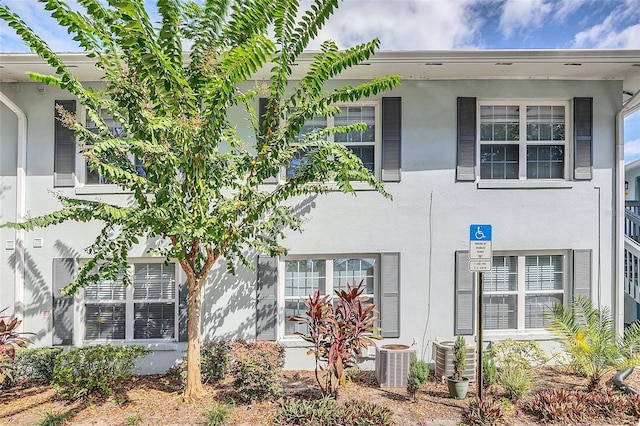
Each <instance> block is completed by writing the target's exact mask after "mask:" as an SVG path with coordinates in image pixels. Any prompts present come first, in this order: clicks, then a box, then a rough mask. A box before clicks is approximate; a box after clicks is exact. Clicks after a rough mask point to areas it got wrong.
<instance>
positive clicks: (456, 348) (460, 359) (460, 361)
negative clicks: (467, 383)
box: [452, 335, 467, 381]
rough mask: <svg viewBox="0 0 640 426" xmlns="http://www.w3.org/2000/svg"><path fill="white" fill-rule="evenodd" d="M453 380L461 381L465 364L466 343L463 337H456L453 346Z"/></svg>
mask: <svg viewBox="0 0 640 426" xmlns="http://www.w3.org/2000/svg"><path fill="white" fill-rule="evenodd" d="M452 363H453V375H452V378H453V380H458V381H460V380H462V377H463V375H464V371H465V366H466V363H467V342H466V340H465V339H464V336H461V335H458V336H456V341H455V343H454V344H453V360H452Z"/></svg>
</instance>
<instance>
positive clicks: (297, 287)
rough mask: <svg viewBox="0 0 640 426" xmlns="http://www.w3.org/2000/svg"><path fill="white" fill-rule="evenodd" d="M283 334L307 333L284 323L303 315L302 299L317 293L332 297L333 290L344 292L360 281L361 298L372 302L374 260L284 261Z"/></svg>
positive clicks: (295, 325)
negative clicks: (290, 318)
mask: <svg viewBox="0 0 640 426" xmlns="http://www.w3.org/2000/svg"><path fill="white" fill-rule="evenodd" d="M284 267H285V272H284V319H285V321H284V323H285V324H284V329H285V330H284V334H285V336H292V335H293V334H294V333H295V332H296V331H300V332H303V333H304V332H306V331H307V330H306V329H305V328H304V325H302V324H297V323H294V322H291V321H287V318H289V317H290V316H304V315H305V312H306V310H307V309H306V306H305V304H304V300H306V299H307V298H308V297H309V296H311V295H312V294H313V293H314V292H315V291H316V290H317V291H319V292H320V294H323V295H334V290H344V289H346V286H347V283H348V284H351V285H353V283H354V282H355V283H356V284H359V283H360V281H363V284H362V285H363V288H364V292H363V295H362V297H364V298H365V302H366V303H374V297H375V282H376V279H377V274H376V259H375V257H368V256H365V257H348V258H347V257H335V258H303V259H302V258H301V259H287V260H285V262H284ZM334 297H335V296H334Z"/></svg>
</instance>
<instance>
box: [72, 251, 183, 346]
mask: <svg viewBox="0 0 640 426" xmlns="http://www.w3.org/2000/svg"><path fill="white" fill-rule="evenodd" d="M125 273H126V274H129V275H130V276H131V278H132V282H133V285H131V286H130V287H125V286H124V285H123V284H122V280H116V281H111V280H101V281H98V282H96V283H92V284H90V285H88V286H87V287H85V289H84V330H85V332H84V338H85V340H141V339H176V338H177V332H176V330H177V318H178V315H177V309H178V306H177V301H176V295H177V287H176V286H177V284H176V265H175V264H173V263H170V264H164V263H133V264H131V265H129V267H128V268H127V270H126V271H123V272H122V274H125Z"/></svg>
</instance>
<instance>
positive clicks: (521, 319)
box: [516, 256, 526, 330]
mask: <svg viewBox="0 0 640 426" xmlns="http://www.w3.org/2000/svg"><path fill="white" fill-rule="evenodd" d="M525 272H526V265H525V257H524V256H518V276H517V278H518V300H517V304H518V324H517V326H516V328H517V329H518V330H523V329H524V323H525V284H526V283H525V280H526V277H525Z"/></svg>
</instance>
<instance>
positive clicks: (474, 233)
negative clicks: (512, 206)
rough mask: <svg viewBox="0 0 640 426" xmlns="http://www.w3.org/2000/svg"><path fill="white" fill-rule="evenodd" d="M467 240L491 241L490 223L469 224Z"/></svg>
mask: <svg viewBox="0 0 640 426" xmlns="http://www.w3.org/2000/svg"><path fill="white" fill-rule="evenodd" d="M469 241H491V225H471V226H470V227H469Z"/></svg>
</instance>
